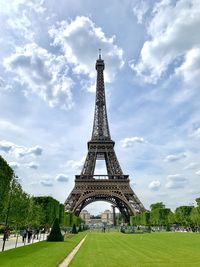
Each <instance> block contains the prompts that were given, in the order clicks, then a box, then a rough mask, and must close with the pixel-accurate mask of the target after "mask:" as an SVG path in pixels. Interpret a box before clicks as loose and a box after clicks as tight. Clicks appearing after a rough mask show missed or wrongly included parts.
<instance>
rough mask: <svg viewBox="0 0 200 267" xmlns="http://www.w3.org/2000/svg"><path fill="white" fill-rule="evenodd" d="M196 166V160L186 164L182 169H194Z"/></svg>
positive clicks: (197, 164)
mask: <svg viewBox="0 0 200 267" xmlns="http://www.w3.org/2000/svg"><path fill="white" fill-rule="evenodd" d="M198 166H199V163H197V162H190V163H189V164H188V165H187V166H185V167H184V170H191V169H195V168H197V167H198Z"/></svg>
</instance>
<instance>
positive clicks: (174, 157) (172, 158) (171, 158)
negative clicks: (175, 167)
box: [165, 153, 187, 162]
mask: <svg viewBox="0 0 200 267" xmlns="http://www.w3.org/2000/svg"><path fill="white" fill-rule="evenodd" d="M186 157H187V155H186V154H185V153H181V154H176V155H173V154H171V155H168V156H167V157H166V158H165V161H168V162H173V161H178V160H181V159H184V158H186Z"/></svg>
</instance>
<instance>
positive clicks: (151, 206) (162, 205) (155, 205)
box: [150, 202, 165, 211]
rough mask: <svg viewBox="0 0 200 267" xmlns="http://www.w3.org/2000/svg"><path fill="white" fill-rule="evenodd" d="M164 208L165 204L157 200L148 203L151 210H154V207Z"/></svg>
mask: <svg viewBox="0 0 200 267" xmlns="http://www.w3.org/2000/svg"><path fill="white" fill-rule="evenodd" d="M164 208H165V205H164V204H163V203H162V202H157V203H154V204H151V205H150V209H151V211H153V210H156V209H164Z"/></svg>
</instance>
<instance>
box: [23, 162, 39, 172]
mask: <svg viewBox="0 0 200 267" xmlns="http://www.w3.org/2000/svg"><path fill="white" fill-rule="evenodd" d="M25 166H26V167H28V168H30V169H34V170H36V169H38V167H39V165H38V164H37V163H35V162H29V163H26V164H25Z"/></svg>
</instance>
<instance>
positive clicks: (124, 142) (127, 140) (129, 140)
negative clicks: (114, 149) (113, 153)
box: [120, 136, 145, 148]
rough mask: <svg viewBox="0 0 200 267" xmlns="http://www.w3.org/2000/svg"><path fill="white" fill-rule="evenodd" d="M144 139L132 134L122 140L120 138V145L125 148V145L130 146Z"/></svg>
mask: <svg viewBox="0 0 200 267" xmlns="http://www.w3.org/2000/svg"><path fill="white" fill-rule="evenodd" d="M144 142H145V140H144V138H143V137H138V136H134V137H126V138H124V139H123V140H120V143H121V145H122V147H124V148H126V147H132V146H133V145H134V144H136V143H140V144H142V143H144Z"/></svg>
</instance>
